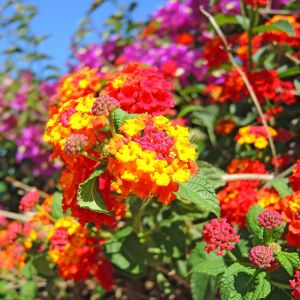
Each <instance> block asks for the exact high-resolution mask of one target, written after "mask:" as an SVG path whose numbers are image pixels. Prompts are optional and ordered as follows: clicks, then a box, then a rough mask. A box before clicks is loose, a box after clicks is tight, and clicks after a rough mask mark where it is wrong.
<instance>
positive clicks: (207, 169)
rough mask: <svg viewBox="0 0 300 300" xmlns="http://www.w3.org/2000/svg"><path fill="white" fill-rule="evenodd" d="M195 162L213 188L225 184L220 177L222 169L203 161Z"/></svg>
mask: <svg viewBox="0 0 300 300" xmlns="http://www.w3.org/2000/svg"><path fill="white" fill-rule="evenodd" d="M197 163H198V165H199V167H200V170H201V172H202V173H203V174H204V175H205V177H206V178H207V179H208V180H209V182H210V183H211V184H212V185H213V187H214V188H215V189H217V188H219V187H221V186H224V185H225V181H224V180H223V179H222V175H223V174H225V172H224V171H223V170H221V169H219V168H216V167H215V166H213V165H211V164H210V163H208V162H205V161H198V162H197Z"/></svg>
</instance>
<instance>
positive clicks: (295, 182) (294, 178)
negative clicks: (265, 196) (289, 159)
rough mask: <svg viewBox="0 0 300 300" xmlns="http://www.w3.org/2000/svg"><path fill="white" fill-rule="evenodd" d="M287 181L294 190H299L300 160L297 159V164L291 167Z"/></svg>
mask: <svg viewBox="0 0 300 300" xmlns="http://www.w3.org/2000/svg"><path fill="white" fill-rule="evenodd" d="M289 181H290V184H291V187H292V189H293V190H294V191H295V192H297V191H300V160H297V164H296V166H295V168H294V169H293V174H292V175H291V176H290V178H289Z"/></svg>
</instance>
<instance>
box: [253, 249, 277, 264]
mask: <svg viewBox="0 0 300 300" xmlns="http://www.w3.org/2000/svg"><path fill="white" fill-rule="evenodd" d="M249 259H250V261H251V263H252V264H253V265H254V266H255V267H258V268H269V267H271V263H272V262H273V261H274V260H275V258H274V255H273V250H272V249H270V248H269V247H267V246H263V245H262V246H255V247H253V248H251V250H250V253H249Z"/></svg>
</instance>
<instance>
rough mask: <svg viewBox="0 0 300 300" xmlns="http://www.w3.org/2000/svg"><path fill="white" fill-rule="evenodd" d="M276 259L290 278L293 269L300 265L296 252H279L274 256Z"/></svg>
mask: <svg viewBox="0 0 300 300" xmlns="http://www.w3.org/2000/svg"><path fill="white" fill-rule="evenodd" d="M276 259H277V260H278V261H279V262H280V264H281V266H282V267H283V268H284V269H285V270H286V271H287V272H288V273H289V275H291V276H292V275H293V274H294V269H295V268H297V267H298V266H299V264H300V259H299V255H298V254H297V253H296V252H292V253H291V252H284V251H280V252H278V253H277V254H276Z"/></svg>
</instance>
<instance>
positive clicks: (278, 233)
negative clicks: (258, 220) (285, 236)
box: [272, 222, 286, 241]
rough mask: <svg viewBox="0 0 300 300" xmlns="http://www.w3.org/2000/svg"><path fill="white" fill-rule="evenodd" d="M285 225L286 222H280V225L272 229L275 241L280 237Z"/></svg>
mask: <svg viewBox="0 0 300 300" xmlns="http://www.w3.org/2000/svg"><path fill="white" fill-rule="evenodd" d="M285 226H286V223H285V222H282V224H281V225H280V226H277V227H275V228H274V229H273V234H272V236H273V239H274V240H275V241H278V240H279V239H280V237H281V235H282V233H283V231H284V229H285Z"/></svg>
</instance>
